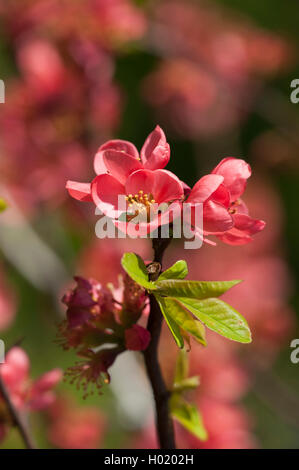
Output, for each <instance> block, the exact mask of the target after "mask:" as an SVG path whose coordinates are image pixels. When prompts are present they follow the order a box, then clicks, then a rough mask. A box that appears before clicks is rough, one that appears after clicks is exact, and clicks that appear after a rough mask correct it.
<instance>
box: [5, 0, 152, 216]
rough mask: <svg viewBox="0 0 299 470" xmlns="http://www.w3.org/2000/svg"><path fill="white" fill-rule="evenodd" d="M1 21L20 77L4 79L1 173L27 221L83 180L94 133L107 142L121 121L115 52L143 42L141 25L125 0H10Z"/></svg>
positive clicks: (142, 19) (138, 13)
mask: <svg viewBox="0 0 299 470" xmlns="http://www.w3.org/2000/svg"><path fill="white" fill-rule="evenodd" d="M0 17H1V18H2V19H3V21H4V23H5V30H6V34H7V35H8V37H11V39H12V41H13V46H14V48H15V51H14V52H15V59H16V63H17V67H18V70H19V74H20V76H19V78H11V79H9V80H8V81H7V98H6V106H5V107H4V108H3V113H2V115H1V118H0V128H1V129H0V136H1V141H2V142H1V146H2V149H1V150H2V156H3V158H2V162H1V165H0V168H1V174H2V175H3V179H4V182H5V184H6V185H7V186H9V189H10V191H11V192H12V194H13V196H14V197H15V199H16V201H17V203H18V204H19V205H20V206H21V207H22V208H23V209H24V210H26V211H27V214H28V215H29V213H30V211H31V210H32V209H37V208H38V204H39V203H40V202H47V204H54V205H57V204H61V202H62V201H63V200H64V198H65V193H64V191H63V186H64V181H65V180H66V179H67V178H68V177H70V178H74V179H76V178H78V177H82V175H83V177H84V175H85V177H86V178H88V175H89V171H88V165H86V158H87V152H88V153H89V152H90V151H91V150H92V149H94V137H95V135H96V141H97V142H99V141H101V140H105V139H107V138H108V137H109V136H111V134H112V133H113V131H114V130H115V129H116V128H117V127H118V125H119V123H120V116H121V113H122V104H123V94H122V92H121V90H120V88H119V86H118V85H116V84H115V82H114V79H113V75H114V57H113V54H114V52H115V50H117V49H118V48H121V47H123V46H124V45H125V44H126V43H127V42H129V41H132V40H137V39H140V38H141V37H142V36H143V34H144V33H145V30H146V20H145V16H144V14H143V12H142V11H141V10H140V9H138V8H137V7H136V6H134V5H133V3H132V2H130V1H129V0H109V1H107V0H105V1H102V0H89V1H88V2H84V4H82V3H80V2H77V1H74V2H68V1H62V2H61V1H56V0H41V1H39V0H38V1H37V0H36V1H33V2H32V1H26V0H24V1H23V2H15V1H13V0H12V1H9V2H6V4H5V5H1V9H0ZM62 17H63V18H64V21H63V22H62V21H61V18H62ZM61 26H63V28H61ZM24 155H25V156H26V158H24ZM20 165H25V169H26V171H25V170H24V171H23V172H22V175H20V172H19V167H20ZM23 169H24V168H23Z"/></svg>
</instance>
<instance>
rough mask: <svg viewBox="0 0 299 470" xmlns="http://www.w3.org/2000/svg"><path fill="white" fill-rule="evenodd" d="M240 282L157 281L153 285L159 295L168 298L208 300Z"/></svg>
mask: <svg viewBox="0 0 299 470" xmlns="http://www.w3.org/2000/svg"><path fill="white" fill-rule="evenodd" d="M240 282H241V281H239V280H238V281H211V282H208V281H182V280H162V281H161V280H160V279H159V280H158V281H156V283H155V285H156V286H157V290H158V291H159V295H165V296H169V297H188V298H190V299H208V298H210V297H219V296H220V295H222V294H224V293H225V292H226V291H228V290H229V289H231V287H233V286H235V285H236V284H239V283H240Z"/></svg>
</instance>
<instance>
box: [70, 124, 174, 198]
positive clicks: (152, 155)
mask: <svg viewBox="0 0 299 470" xmlns="http://www.w3.org/2000/svg"><path fill="white" fill-rule="evenodd" d="M169 158H170V147H169V144H168V143H167V141H166V137H165V134H164V132H163V130H162V129H161V128H160V127H159V126H157V127H156V128H155V129H154V131H153V132H152V133H151V134H150V135H149V136H148V138H147V139H146V141H145V143H144V145H143V147H142V149H141V152H140V155H139V152H138V150H137V148H136V147H135V145H134V144H132V143H131V142H128V141H126V140H120V139H115V140H109V141H108V142H106V143H105V144H103V145H101V147H100V148H99V150H98V152H97V153H96V155H95V159H94V169H95V172H96V174H97V175H102V174H109V175H111V176H112V177H114V178H115V179H116V180H118V181H121V182H122V183H123V182H124V181H126V179H127V178H128V176H129V175H130V174H131V173H133V172H134V171H137V170H141V169H147V170H157V169H162V168H164V167H165V166H166V165H167V163H168V161H169ZM94 181H95V183H96V184H98V181H97V178H95V180H94ZM111 181H112V180H111ZM66 187H67V189H68V191H69V193H70V195H71V196H72V197H74V198H75V199H78V200H80V201H93V198H92V193H91V185H90V184H89V183H78V182H75V181H68V182H67V185H66Z"/></svg>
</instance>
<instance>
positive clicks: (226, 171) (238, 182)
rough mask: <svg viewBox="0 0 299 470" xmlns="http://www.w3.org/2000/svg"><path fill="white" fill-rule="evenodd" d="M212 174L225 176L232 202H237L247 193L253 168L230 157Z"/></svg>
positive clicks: (225, 183) (224, 182) (242, 161)
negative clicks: (247, 185) (248, 180)
mask: <svg viewBox="0 0 299 470" xmlns="http://www.w3.org/2000/svg"><path fill="white" fill-rule="evenodd" d="M212 173H213V174H216V175H222V176H223V178H224V181H223V184H224V185H225V186H226V187H227V188H228V190H229V192H230V194H231V201H236V200H237V199H238V198H239V197H240V196H241V195H242V194H243V193H244V191H245V188H246V182H247V179H248V178H249V177H250V176H251V168H250V166H249V165H248V163H246V162H245V161H244V160H241V159H239V158H233V157H228V158H224V159H223V160H221V162H220V163H219V164H218V165H217V166H216V168H214V170H213V171H212Z"/></svg>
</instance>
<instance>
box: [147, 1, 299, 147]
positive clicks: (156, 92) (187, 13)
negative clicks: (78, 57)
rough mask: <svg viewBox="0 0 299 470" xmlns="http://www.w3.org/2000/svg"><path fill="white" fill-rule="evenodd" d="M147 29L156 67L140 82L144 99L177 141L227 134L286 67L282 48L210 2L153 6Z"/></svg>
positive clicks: (288, 53)
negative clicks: (157, 57)
mask: <svg viewBox="0 0 299 470" xmlns="http://www.w3.org/2000/svg"><path fill="white" fill-rule="evenodd" d="M150 25H151V27H150V32H149V39H148V41H149V43H150V45H151V46H152V47H153V48H154V49H155V50H156V51H157V52H158V53H159V54H160V55H161V62H160V63H159V64H158V66H157V68H156V70H155V71H153V72H151V73H150V75H149V76H148V77H147V78H146V79H145V82H144V86H143V94H144V96H145V99H146V100H147V101H148V102H149V104H150V105H152V106H153V107H154V108H156V110H157V113H158V116H159V117H160V118H161V119H162V122H163V123H164V124H165V125H168V126H169V127H170V128H171V129H173V130H174V131H175V132H176V133H178V134H179V135H181V136H187V137H189V138H194V139H198V137H201V136H208V137H211V136H213V135H215V134H221V133H223V132H228V131H230V130H232V129H234V128H235V127H237V126H238V124H239V123H240V122H242V120H243V119H244V118H245V117H246V115H247V114H248V111H249V109H250V108H251V106H252V103H253V102H254V98H255V96H256V94H257V93H258V91H259V89H260V87H261V84H262V80H263V79H264V78H265V77H267V76H269V75H270V76H271V75H275V74H276V73H278V72H281V71H284V70H285V69H287V68H288V67H289V65H290V64H291V63H292V62H293V57H294V54H293V48H292V46H291V45H290V44H289V43H288V42H287V41H286V40H284V39H283V38H281V37H279V36H277V35H275V34H274V33H272V32H271V33H269V32H267V31H264V30H262V29H259V28H257V27H256V26H254V25H253V24H251V23H250V22H249V21H246V20H245V19H244V18H239V17H238V16H237V15H234V14H233V13H232V12H231V11H230V10H229V9H225V8H223V7H220V6H219V5H216V4H213V3H212V2H209V3H206V2H193V1H190V2H184V1H180V0H175V1H169V0H165V1H161V2H157V3H155V4H153V7H152V21H151V23H150ZM265 50H266V51H267V54H266V58H265Z"/></svg>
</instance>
